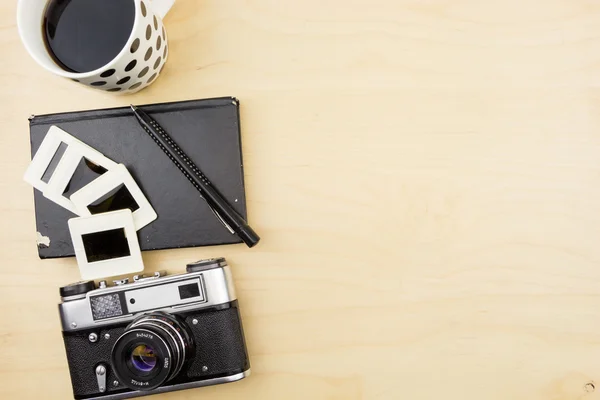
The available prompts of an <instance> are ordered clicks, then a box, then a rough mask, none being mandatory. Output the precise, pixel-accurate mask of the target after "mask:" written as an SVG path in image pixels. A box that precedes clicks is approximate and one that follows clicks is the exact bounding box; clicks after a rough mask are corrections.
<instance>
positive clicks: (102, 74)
mask: <svg viewBox="0 0 600 400" xmlns="http://www.w3.org/2000/svg"><path fill="white" fill-rule="evenodd" d="M114 73H115V70H114V69H107V70H106V71H104V72H103V73H101V74H100V76H101V77H102V78H108V77H109V76H112V74H114Z"/></svg>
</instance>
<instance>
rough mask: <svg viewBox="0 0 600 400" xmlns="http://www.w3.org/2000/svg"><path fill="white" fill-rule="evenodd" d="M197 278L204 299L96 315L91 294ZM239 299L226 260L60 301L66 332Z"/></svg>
mask: <svg viewBox="0 0 600 400" xmlns="http://www.w3.org/2000/svg"><path fill="white" fill-rule="evenodd" d="M193 278H198V279H199V281H200V284H201V286H202V288H201V289H202V291H203V295H204V296H203V297H204V298H203V300H201V301H198V302H192V303H186V304H181V305H174V306H168V307H162V308H156V309H152V310H148V311H142V312H137V313H130V314H127V315H121V316H118V317H111V318H106V319H102V320H97V321H96V320H94V318H93V315H92V308H91V301H90V298H91V297H95V296H99V295H107V294H113V293H120V292H128V291H132V290H140V289H144V288H150V287H156V286H160V285H165V284H170V283H174V282H178V281H186V280H190V279H193ZM236 299H237V297H236V294H235V288H234V287H233V280H232V277H231V270H230V269H229V266H227V263H225V262H222V263H220V264H218V266H215V267H214V268H210V269H206V270H202V271H198V272H188V273H185V274H178V275H167V276H164V277H157V278H155V279H149V280H138V281H136V282H133V283H128V284H124V285H119V286H111V287H107V288H99V289H95V290H92V291H90V292H88V293H86V294H85V296H84V297H81V298H79V297H78V298H73V297H69V298H63V302H62V303H61V304H59V305H58V309H59V313H60V320H61V324H62V330H63V332H76V331H80V330H87V329H96V328H100V327H103V326H107V325H114V324H121V323H125V322H130V321H133V320H134V319H135V318H136V317H137V316H139V315H142V314H145V313H148V312H151V311H164V312H166V313H169V314H171V313H174V312H186V311H195V310H200V309H203V308H208V307H212V306H216V305H219V304H226V303H230V302H232V301H233V300H236ZM240 379H241V378H240ZM102 398H107V397H102Z"/></svg>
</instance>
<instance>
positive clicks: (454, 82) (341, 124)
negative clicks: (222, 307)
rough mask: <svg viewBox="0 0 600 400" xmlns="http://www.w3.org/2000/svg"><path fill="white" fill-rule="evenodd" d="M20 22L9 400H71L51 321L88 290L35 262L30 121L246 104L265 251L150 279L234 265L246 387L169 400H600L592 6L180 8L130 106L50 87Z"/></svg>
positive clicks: (249, 177) (6, 57) (4, 12)
mask: <svg viewBox="0 0 600 400" xmlns="http://www.w3.org/2000/svg"><path fill="white" fill-rule="evenodd" d="M13 3H15V1H4V2H2V3H0V54H1V56H0V83H1V86H2V91H1V92H0V192H1V193H2V200H3V201H2V202H1V203H0V216H1V217H2V226H3V228H4V229H2V230H0V243H1V244H2V245H1V247H0V255H1V261H0V268H1V269H0V310H1V314H0V316H1V321H2V322H1V323H0V348H1V352H2V353H1V354H2V362H1V363H0V398H3V399H17V398H19V399H39V398H45V399H66V398H69V397H70V393H71V387H70V381H69V376H68V373H67V365H66V360H65V356H64V350H63V348H62V342H61V334H60V328H59V321H58V316H57V310H56V304H57V303H58V301H59V296H58V290H57V288H58V286H60V285H62V284H65V283H68V282H72V281H76V280H77V279H78V272H77V267H76V264H75V260H73V259H66V260H47V261H44V262H41V261H40V260H38V259H37V254H36V249H35V226H34V215H33V200H32V194H31V191H32V189H31V188H30V187H28V186H27V185H26V184H25V183H24V182H23V181H22V179H21V176H22V173H23V171H24V169H25V167H26V165H27V163H28V160H29V143H28V128H27V117H28V116H29V115H30V114H31V113H37V114H42V113H48V112H59V111H67V110H82V109H89V108H101V107H112V106H122V105H126V104H129V103H136V104H143V103H148V102H162V101H175V100H183V99H193V98H204V97H214V96H223V95H234V96H237V97H238V98H239V99H240V101H241V107H242V131H243V148H244V161H245V172H246V182H247V197H248V203H249V215H250V219H251V222H252V226H253V227H255V229H256V230H257V232H259V233H260V234H261V235H262V238H263V239H262V242H261V244H260V245H259V246H258V247H256V248H254V249H252V250H249V249H247V248H245V246H244V245H236V246H224V247H211V248H200V249H183V250H173V251H160V252H148V253H145V254H144V260H145V263H146V265H147V270H150V271H154V270H157V269H161V268H167V269H168V270H169V271H170V272H181V271H183V266H184V264H185V263H186V262H187V261H190V260H195V259H199V258H204V257H210V256H221V255H222V256H226V257H227V258H228V260H229V261H230V263H231V264H232V266H233V272H234V276H235V278H236V286H237V289H238V292H239V293H238V294H239V297H240V302H241V306H242V308H243V310H242V311H243V317H244V323H245V328H246V334H247V341H248V345H249V349H250V355H251V360H252V371H253V375H252V377H250V378H249V379H247V380H244V381H242V382H239V383H236V384H231V385H225V386H219V387H212V388H205V389H197V390H189V391H185V392H178V393H172V394H167V395H164V396H162V397H160V398H164V399H193V398H196V397H197V396H202V397H203V398H207V399H209V398H210V399H292V400H293V399H307V398H308V399H410V400H420V399H456V400H471V399H472V400H475V399H489V400H500V399H503V400H504V399H511V400H513V399H516V400H521V399H522V400H576V399H577V400H580V399H585V400H592V399H600V387H598V388H596V386H597V385H600V268H599V264H600V91H599V87H600V4H599V3H598V2H596V1H592V0H502V1H501V0H371V1H367V0H360V1H359V0H346V1H333V0H321V1H314V0H304V1H298V2H284V1H277V0H252V1H233V0H210V1H209V0H178V2H177V3H176V5H175V7H174V8H173V10H172V12H171V13H170V14H169V15H168V16H167V18H166V20H165V23H166V26H167V29H168V32H169V40H170V46H171V51H170V59H169V61H168V63H167V66H166V68H165V73H164V75H163V76H161V78H160V79H158V81H157V82H156V83H155V84H154V85H153V86H152V87H150V88H149V89H147V90H144V91H142V92H141V93H139V94H136V95H134V96H130V97H115V96H112V95H110V94H106V93H102V92H99V91H93V90H88V89H85V88H83V87H79V86H78V85H76V84H74V83H72V82H69V81H67V80H63V79H60V78H57V77H53V76H51V75H49V74H48V73H47V72H45V71H43V70H42V69H41V68H40V67H38V66H37V65H36V64H35V63H34V62H33V61H32V60H31V59H30V58H29V57H28V55H27V54H26V52H25V50H24V48H23V47H22V46H21V43H20V41H19V38H18V35H17V30H16V26H15V18H14V16H15V4H13ZM190 212H193V210H190ZM595 382H598V383H597V384H596V383H595ZM157 398H158V397H157Z"/></svg>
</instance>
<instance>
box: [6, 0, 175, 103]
mask: <svg viewBox="0 0 600 400" xmlns="http://www.w3.org/2000/svg"><path fill="white" fill-rule="evenodd" d="M123 1H125V0H123ZM129 1H131V2H133V3H134V4H133V6H132V5H131V4H129V6H130V7H131V9H132V10H133V7H135V10H134V12H135V16H134V17H132V28H131V34H130V35H129V38H128V39H127V41H126V43H125V45H124V46H123V48H122V49H121V51H120V52H119V53H118V54H117V55H116V56H115V57H114V58H113V59H112V60H111V61H110V62H108V63H107V64H106V65H103V66H101V67H100V68H96V69H94V70H92V71H88V72H74V71H71V70H68V69H66V68H65V67H64V66H61V65H60V63H59V62H57V61H55V57H53V56H52V55H51V54H50V53H49V51H50V50H49V49H48V45H47V43H46V40H45V38H46V37H45V32H44V28H43V26H44V25H43V24H44V18H45V13H46V7H47V6H48V4H49V3H50V0H19V3H18V6H17V26H18V29H19V35H20V36H21V40H22V42H23V44H24V45H25V48H26V49H27V51H28V52H29V54H30V55H31V57H33V59H34V60H35V61H36V62H37V63H38V64H40V65H41V66H42V67H44V68H45V69H47V70H48V71H50V72H52V73H54V74H56V75H59V76H62V77H64V78H68V79H71V80H73V81H75V82H79V83H81V84H83V85H86V86H89V87H92V88H95V89H99V90H103V91H107V92H115V93H135V92H137V91H140V90H142V89H143V88H145V87H146V86H148V85H150V84H151V83H152V82H154V81H155V80H156V78H158V76H159V75H160V73H161V71H162V69H163V67H164V65H165V62H166V61H167V57H168V55H169V50H168V45H167V32H166V30H165V27H164V25H163V21H162V19H163V18H164V16H165V15H166V14H167V13H168V12H169V10H170V9H171V7H172V6H173V3H175V0H129ZM119 6H120V5H119ZM132 12H133V11H132ZM111 15H112V14H111ZM106 29H107V30H110V29H111V26H110V25H108V24H107V26H106ZM126 37H127V36H124V37H123V40H124V39H125V38H126ZM121 43H122V42H121ZM118 48H119V47H117V49H118Z"/></svg>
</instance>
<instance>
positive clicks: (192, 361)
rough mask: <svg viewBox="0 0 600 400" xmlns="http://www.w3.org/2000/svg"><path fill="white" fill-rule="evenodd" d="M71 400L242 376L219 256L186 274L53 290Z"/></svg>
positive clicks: (236, 327) (233, 304) (226, 273)
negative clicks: (57, 299) (57, 297)
mask: <svg viewBox="0 0 600 400" xmlns="http://www.w3.org/2000/svg"><path fill="white" fill-rule="evenodd" d="M60 295H61V297H62V303H61V304H60V305H59V311H60V317H61V321H62V330H63V332H62V333H63V339H64V342H65V349H66V352H67V359H68V363H69V370H70V373H71V383H72V386H73V394H74V396H75V399H103V400H106V399H111V400H113V399H126V398H131V397H138V396H144V395H149V394H155V393H163V392H170V391H174V390H181V389H188V388H194V387H199V386H207V385H216V384H220V383H227V382H233V381H237V380H240V379H243V378H244V377H246V376H248V375H249V373H250V362H249V359H248V352H247V350H246V344H245V341H244V332H243V329H242V321H241V319H240V313H239V310H238V302H237V298H236V295H235V290H234V287H233V281H232V278H231V271H230V269H229V267H228V266H227V262H226V261H225V259H224V258H218V259H210V260H202V261H198V262H196V263H192V264H188V265H187V273H185V274H180V275H172V276H164V275H163V274H162V273H159V272H157V273H155V274H154V276H150V277H145V276H135V277H134V278H133V282H131V283H129V281H128V279H123V280H121V281H115V285H114V286H107V285H106V283H105V282H100V285H99V287H98V288H96V286H95V284H94V282H93V281H86V282H79V283H75V284H72V285H69V286H65V287H62V288H61V289H60Z"/></svg>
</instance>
